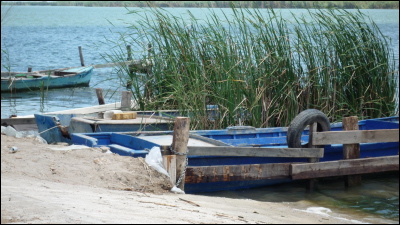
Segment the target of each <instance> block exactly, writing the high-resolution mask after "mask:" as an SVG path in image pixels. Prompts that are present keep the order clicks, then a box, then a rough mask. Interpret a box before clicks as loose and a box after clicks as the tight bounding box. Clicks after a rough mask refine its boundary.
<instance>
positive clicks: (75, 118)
mask: <svg viewBox="0 0 400 225" xmlns="http://www.w3.org/2000/svg"><path fill="white" fill-rule="evenodd" d="M124 112H127V111H124ZM136 113H137V118H136V119H129V120H111V119H104V118H103V117H102V116H101V114H103V112H102V113H90V114H78V113H76V114H75V113H72V114H70V113H67V114H34V117H35V120H36V124H37V127H38V130H39V133H40V136H41V137H42V138H43V139H45V140H46V141H47V143H49V144H52V143H58V142H66V143H69V144H72V140H71V138H70V135H69V134H72V133H96V132H127V131H165V130H171V129H172V128H173V125H174V124H173V120H172V119H171V118H172V117H174V116H176V114H177V111H175V110H164V111H159V112H155V111H137V112H136Z"/></svg>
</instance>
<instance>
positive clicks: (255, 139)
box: [71, 117, 399, 193]
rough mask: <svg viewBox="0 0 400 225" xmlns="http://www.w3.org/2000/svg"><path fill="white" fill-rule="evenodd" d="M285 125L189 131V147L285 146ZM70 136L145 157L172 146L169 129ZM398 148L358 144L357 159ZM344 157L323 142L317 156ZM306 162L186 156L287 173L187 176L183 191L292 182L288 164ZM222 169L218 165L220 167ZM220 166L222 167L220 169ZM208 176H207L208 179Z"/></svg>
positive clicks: (362, 124) (192, 165)
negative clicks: (270, 176)
mask: <svg viewBox="0 0 400 225" xmlns="http://www.w3.org/2000/svg"><path fill="white" fill-rule="evenodd" d="M398 128H399V123H398V117H388V118H381V119H371V120H362V121H359V129H360V130H376V129H398ZM331 129H332V130H333V131H339V130H341V129H342V128H341V123H336V124H332V125H331ZM286 132H287V128H286V127H278V128H258V129H256V128H248V127H244V128H243V127H232V128H230V129H225V130H202V131H190V139H189V144H188V146H192V145H191V143H190V142H191V139H201V140H206V141H207V140H209V139H210V140H213V141H214V142H217V143H221V145H225V146H226V145H228V146H241V147H245V146H246V147H250V146H253V147H264V148H274V147H275V148H276V147H282V148H287V145H286ZM71 138H72V140H73V142H74V143H75V144H84V145H88V146H90V147H99V146H108V147H110V150H111V151H112V152H114V153H117V154H120V155H124V156H132V157H145V156H146V155H147V153H148V151H146V150H145V149H151V148H152V147H154V146H158V147H161V146H164V145H168V146H169V145H171V143H172V131H165V132H157V133H155V132H147V133H142V134H141V135H140V136H138V134H137V133H133V132H126V133H123V132H121V133H117V132H100V133H82V134H72V135H71ZM301 140H302V142H303V143H307V142H308V130H305V131H304V132H303V135H302V137H301ZM398 151H399V142H390V143H361V144H360V158H367V157H379V156H391V155H397V154H398ZM341 159H343V145H342V144H335V145H326V146H324V157H323V158H320V162H325V161H336V160H341ZM295 162H297V163H306V162H307V158H286V157H233V156H232V157H226V156H191V155H189V156H188V170H187V172H186V174H187V175H188V173H190V171H192V170H195V169H196V167H204V166H209V167H210V166H216V167H218V166H222V167H226V166H230V165H240V166H243V167H242V168H241V169H242V170H243V169H245V167H246V165H256V164H260V165H266V164H267V165H268V164H269V165H275V166H281V165H283V167H280V168H284V169H285V170H287V171H286V173H285V174H286V175H283V176H277V177H275V178H274V179H262V180H257V179H255V178H249V179H247V180H241V181H235V180H234V179H235V178H227V180H228V181H220V180H214V181H211V180H209V181H206V182H204V181H198V180H190V178H188V176H187V180H186V182H185V192H187V193H196V192H209V191H218V190H234V189H242V188H252V187H259V186H267V185H272V184H278V183H284V182H290V181H292V180H291V178H290V177H289V172H288V170H289V164H290V163H295ZM220 169H221V168H220ZM222 169H223V168H222ZM207 179H209V178H207Z"/></svg>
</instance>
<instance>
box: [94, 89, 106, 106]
mask: <svg viewBox="0 0 400 225" xmlns="http://www.w3.org/2000/svg"><path fill="white" fill-rule="evenodd" d="M96 95H97V100H99V105H104V104H106V103H105V101H104V97H103V89H101V88H96Z"/></svg>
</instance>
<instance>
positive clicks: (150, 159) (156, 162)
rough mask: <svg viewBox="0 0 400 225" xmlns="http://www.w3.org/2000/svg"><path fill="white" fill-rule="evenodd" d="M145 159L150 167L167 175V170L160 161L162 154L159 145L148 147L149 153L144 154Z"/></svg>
mask: <svg viewBox="0 0 400 225" xmlns="http://www.w3.org/2000/svg"><path fill="white" fill-rule="evenodd" d="M145 161H146V163H147V164H149V165H150V166H151V167H153V168H154V169H155V170H157V171H158V172H160V173H162V174H165V175H167V176H168V177H169V174H168V172H167V171H166V170H165V169H164V166H163V163H162V156H161V150H160V147H153V148H151V149H150V151H149V153H148V154H147V155H146V158H145Z"/></svg>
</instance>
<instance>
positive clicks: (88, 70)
mask: <svg viewBox="0 0 400 225" xmlns="http://www.w3.org/2000/svg"><path fill="white" fill-rule="evenodd" d="M61 72H63V73H65V74H68V72H70V73H71V74H70V75H65V76H53V75H49V76H42V77H39V78H31V79H28V78H26V79H25V78H24V79H7V80H5V79H2V80H1V91H2V92H6V91H28V90H41V89H44V90H46V89H47V88H49V89H52V88H66V87H79V86H89V83H90V79H91V77H92V73H93V66H88V67H76V68H69V69H65V70H62V71H61Z"/></svg>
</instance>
